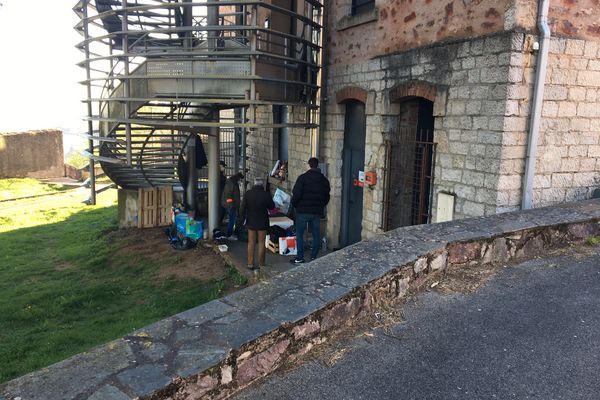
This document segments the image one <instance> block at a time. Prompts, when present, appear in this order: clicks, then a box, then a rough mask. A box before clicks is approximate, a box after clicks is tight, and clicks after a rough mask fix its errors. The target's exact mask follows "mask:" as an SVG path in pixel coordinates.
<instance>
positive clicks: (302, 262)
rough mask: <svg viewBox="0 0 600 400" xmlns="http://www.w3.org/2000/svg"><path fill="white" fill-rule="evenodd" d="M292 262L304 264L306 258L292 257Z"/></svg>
mask: <svg viewBox="0 0 600 400" xmlns="http://www.w3.org/2000/svg"><path fill="white" fill-rule="evenodd" d="M290 263H291V264H304V260H299V259H297V258H292V259H291V260H290Z"/></svg>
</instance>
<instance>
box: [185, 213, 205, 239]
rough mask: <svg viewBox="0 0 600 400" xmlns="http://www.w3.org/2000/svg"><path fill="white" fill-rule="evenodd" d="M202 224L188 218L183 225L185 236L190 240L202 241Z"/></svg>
mask: <svg viewBox="0 0 600 400" xmlns="http://www.w3.org/2000/svg"><path fill="white" fill-rule="evenodd" d="M203 233H204V232H203V224H202V221H196V220H194V219H191V218H188V219H187V221H186V225H185V236H186V237H189V238H190V239H194V240H199V239H202V234H203Z"/></svg>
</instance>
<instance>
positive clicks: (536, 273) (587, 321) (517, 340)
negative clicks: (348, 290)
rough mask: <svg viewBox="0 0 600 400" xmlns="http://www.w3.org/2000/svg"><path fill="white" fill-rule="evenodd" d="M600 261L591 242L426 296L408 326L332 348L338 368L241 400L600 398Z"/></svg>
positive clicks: (310, 371)
mask: <svg viewBox="0 0 600 400" xmlns="http://www.w3.org/2000/svg"><path fill="white" fill-rule="evenodd" d="M599 255H600V248H590V247H587V248H586V247H585V246H582V247H580V248H579V249H575V251H571V252H569V253H566V254H563V255H558V256H551V257H546V258H541V259H535V260H532V261H528V262H525V263H522V264H519V265H517V266H515V267H508V268H505V269H503V270H502V271H501V272H499V273H498V274H497V275H496V276H495V277H494V278H492V280H491V281H490V282H488V284H487V285H485V286H484V287H482V288H480V289H479V290H478V291H477V292H476V293H474V294H470V295H464V294H450V295H441V294H439V293H433V292H429V293H424V294H422V295H420V296H419V297H418V299H417V301H416V302H415V303H412V304H410V305H407V306H405V308H404V317H405V320H404V321H402V322H400V323H395V324H393V325H392V326H390V327H388V328H387V329H385V330H384V329H381V328H379V329H375V330H372V331H370V332H369V331H367V332H364V331H363V332H362V333H363V334H359V337H358V338H356V337H355V338H353V339H349V340H346V341H342V342H337V343H330V344H329V346H331V347H332V348H336V349H338V350H343V351H340V352H339V353H340V355H341V358H340V359H339V360H337V362H335V363H333V365H331V363H326V362H324V360H323V359H320V358H319V357H317V358H314V359H312V360H308V361H306V362H304V363H303V364H301V365H300V366H298V367H295V368H293V369H290V370H287V371H284V372H277V373H275V374H273V375H271V376H270V377H267V378H266V379H265V380H263V381H262V382H259V383H258V384H255V385H254V386H252V387H250V388H247V389H245V390H244V391H242V392H241V393H239V394H238V395H237V396H236V397H234V398H235V399H236V400H242V399H253V400H254V399H278V400H283V399H302V400H309V399H319V400H321V399H328V400H329V399H331V400H334V399H345V400H348V399H427V400H433V399H444V400H446V399H461V400H465V399H477V400H480V399H540V400H541V399H543V400H555V399H565V400H578V399H586V400H588V399H589V400H593V399H600V258H599ZM365 333H366V335H365ZM370 335H372V336H370ZM328 364H329V365H328Z"/></svg>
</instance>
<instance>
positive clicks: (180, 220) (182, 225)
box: [175, 213, 188, 235]
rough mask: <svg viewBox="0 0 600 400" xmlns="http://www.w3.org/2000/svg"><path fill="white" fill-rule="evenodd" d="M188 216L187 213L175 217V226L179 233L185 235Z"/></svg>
mask: <svg viewBox="0 0 600 400" xmlns="http://www.w3.org/2000/svg"><path fill="white" fill-rule="evenodd" d="M187 220H188V215H187V214H186V213H179V214H176V215H175V226H176V227H177V232H179V233H181V234H182V235H185V232H186V225H187Z"/></svg>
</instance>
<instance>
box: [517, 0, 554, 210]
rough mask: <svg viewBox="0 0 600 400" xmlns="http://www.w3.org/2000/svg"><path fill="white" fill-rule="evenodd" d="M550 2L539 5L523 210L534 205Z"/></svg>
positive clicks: (548, 43) (548, 0) (548, 37)
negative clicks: (537, 44)
mask: <svg viewBox="0 0 600 400" xmlns="http://www.w3.org/2000/svg"><path fill="white" fill-rule="evenodd" d="M549 6H550V0H540V2H539V5H538V28H539V30H540V35H541V38H540V39H541V40H540V51H539V54H538V61H537V68H536V71H535V83H534V85H535V86H534V94H533V105H532V106H531V120H530V123H529V137H528V141H527V158H526V159H525V176H524V177H523V198H522V201H521V208H522V209H523V210H527V209H530V208H531V207H532V203H533V178H534V176H535V161H536V158H537V143H538V138H539V133H540V122H541V119H542V104H543V100H544V84H545V80H546V66H547V65H548V48H549V45H550V26H548V8H549Z"/></svg>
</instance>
